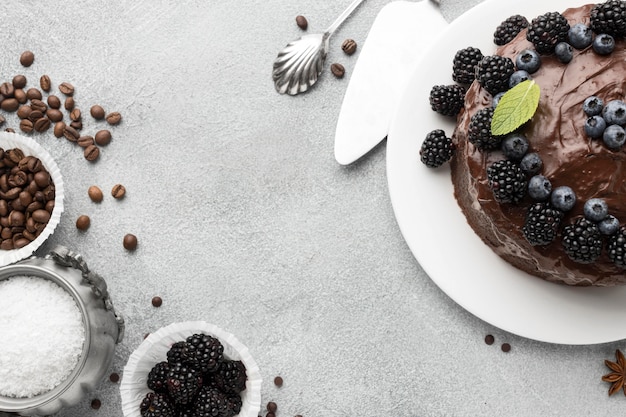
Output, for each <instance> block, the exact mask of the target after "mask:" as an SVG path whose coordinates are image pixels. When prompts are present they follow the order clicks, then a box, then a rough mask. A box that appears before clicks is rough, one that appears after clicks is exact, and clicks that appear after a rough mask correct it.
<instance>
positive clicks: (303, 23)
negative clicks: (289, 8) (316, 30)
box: [296, 15, 309, 30]
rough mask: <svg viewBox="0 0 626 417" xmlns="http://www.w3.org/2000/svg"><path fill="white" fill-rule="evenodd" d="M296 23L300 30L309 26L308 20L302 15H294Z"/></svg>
mask: <svg viewBox="0 0 626 417" xmlns="http://www.w3.org/2000/svg"><path fill="white" fill-rule="evenodd" d="M296 25H298V27H299V28H300V29H302V30H306V29H307V28H308V27H309V22H308V21H307V20H306V17H304V16H302V15H298V16H296Z"/></svg>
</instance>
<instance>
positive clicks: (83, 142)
mask: <svg viewBox="0 0 626 417" xmlns="http://www.w3.org/2000/svg"><path fill="white" fill-rule="evenodd" d="M76 143H78V146H80V147H81V148H86V147H87V146H90V145H93V144H94V141H93V137H92V136H89V135H85V136H81V137H79V138H78V141H76Z"/></svg>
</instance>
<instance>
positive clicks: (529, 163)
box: [519, 152, 543, 175]
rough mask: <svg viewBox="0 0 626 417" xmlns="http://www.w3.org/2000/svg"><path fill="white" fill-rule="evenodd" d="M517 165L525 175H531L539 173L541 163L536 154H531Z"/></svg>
mask: <svg viewBox="0 0 626 417" xmlns="http://www.w3.org/2000/svg"><path fill="white" fill-rule="evenodd" d="M519 165H520V168H522V171H524V172H525V173H526V174H529V175H533V174H537V173H538V172H539V171H541V168H543V161H542V160H541V157H540V156H539V154H538V153H536V152H531V153H527V154H526V155H524V157H523V158H522V161H521V162H520V164H519Z"/></svg>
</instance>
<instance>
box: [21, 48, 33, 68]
mask: <svg viewBox="0 0 626 417" xmlns="http://www.w3.org/2000/svg"><path fill="white" fill-rule="evenodd" d="M34 61H35V54H33V53H32V52H31V51H24V52H22V55H20V64H22V65H23V66H25V67H30V66H31V65H33V62H34Z"/></svg>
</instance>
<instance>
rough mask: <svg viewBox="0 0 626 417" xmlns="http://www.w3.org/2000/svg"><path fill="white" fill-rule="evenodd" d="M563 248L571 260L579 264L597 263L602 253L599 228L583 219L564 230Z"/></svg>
mask: <svg viewBox="0 0 626 417" xmlns="http://www.w3.org/2000/svg"><path fill="white" fill-rule="evenodd" d="M563 248H564V249H565V253H566V254H567V256H569V258H570V259H571V260H572V261H574V262H578V263H582V264H588V263H593V262H595V260H596V259H598V257H599V256H600V252H601V251H602V237H601V235H600V230H599V229H598V226H597V225H596V224H595V223H593V222H590V221H589V220H587V219H585V218H584V217H581V218H579V219H577V220H576V221H575V222H574V224H569V225H567V226H565V227H564V228H563Z"/></svg>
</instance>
